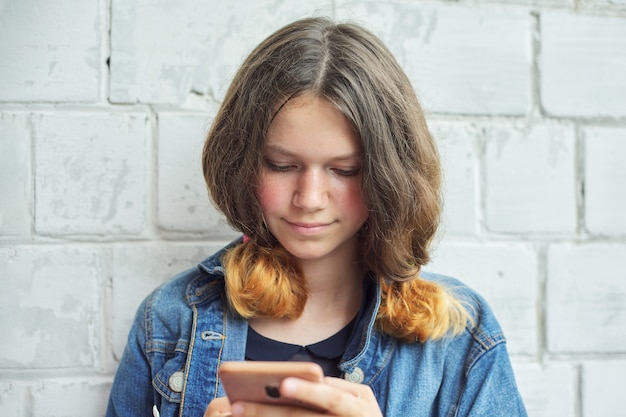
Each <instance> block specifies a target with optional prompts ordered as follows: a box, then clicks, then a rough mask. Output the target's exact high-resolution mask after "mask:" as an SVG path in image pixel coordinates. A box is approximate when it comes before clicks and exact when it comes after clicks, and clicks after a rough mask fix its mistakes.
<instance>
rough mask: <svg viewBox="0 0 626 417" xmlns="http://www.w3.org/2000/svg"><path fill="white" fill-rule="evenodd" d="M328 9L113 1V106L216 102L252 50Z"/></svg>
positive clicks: (314, 4) (319, 5)
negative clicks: (202, 97)
mask: <svg viewBox="0 0 626 417" xmlns="http://www.w3.org/2000/svg"><path fill="white" fill-rule="evenodd" d="M331 5H332V1H330V0H314V1H309V2H288V1H280V2H275V3H274V4H272V5H271V6H269V5H268V4H267V3H265V2H258V1H253V0H246V1H237V2H206V1H197V0H164V1H159V2H154V1H152V0H140V1H137V0H122V1H115V2H113V5H112V33H111V86H110V99H111V101H113V102H119V103H129V102H131V103H132V102H142V103H148V102H150V103H181V102H183V101H185V99H186V97H187V96H188V95H189V94H192V93H193V92H200V93H209V94H211V95H212V96H213V98H215V99H218V100H221V97H222V95H223V94H224V92H225V89H226V87H227V83H228V81H229V80H230V79H231V78H232V76H233V75H234V72H235V71H236V69H237V67H238V66H239V65H240V63H241V62H242V61H243V58H244V56H245V55H246V54H248V53H249V51H250V50H251V49H252V48H253V47H254V46H256V44H258V43H259V42H261V40H263V38H265V37H266V36H267V35H269V34H270V33H271V32H273V31H274V30H276V29H278V28H279V27H281V26H283V25H284V24H286V23H288V22H290V21H292V20H295V19H296V18H299V17H302V16H306V15H311V14H313V13H315V12H316V11H317V12H318V13H319V11H323V10H330V6H331ZM208 17H210V21H211V23H210V24H207V18H208ZM251 22H253V24H250V23H251ZM129 39H130V40H132V41H131V42H129Z"/></svg>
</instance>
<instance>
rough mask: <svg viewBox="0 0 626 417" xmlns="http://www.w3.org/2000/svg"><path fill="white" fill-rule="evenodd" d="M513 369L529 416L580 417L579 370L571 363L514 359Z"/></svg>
mask: <svg viewBox="0 0 626 417" xmlns="http://www.w3.org/2000/svg"><path fill="white" fill-rule="evenodd" d="M513 370H514V372H515V378H516V380H517V385H518V387H519V390H520V394H521V395H522V398H523V400H524V404H525V405H526V411H528V415H529V416H532V417H553V416H559V417H577V414H576V402H577V400H576V397H577V392H576V374H575V372H574V370H573V369H572V365H570V364H568V363H549V364H547V365H545V366H541V365H539V364H532V363H513ZM593 415H595V414H593ZM598 415H604V414H598Z"/></svg>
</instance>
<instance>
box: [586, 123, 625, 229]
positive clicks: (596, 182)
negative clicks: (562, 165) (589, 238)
mask: <svg viewBox="0 0 626 417" xmlns="http://www.w3.org/2000/svg"><path fill="white" fill-rule="evenodd" d="M583 134H584V138H585V139H584V141H585V225H586V227H587V230H588V231H589V233H591V234H594V235H595V234H598V235H605V236H619V235H621V236H625V235H626V216H624V213H626V187H624V178H626V165H624V161H623V159H624V158H623V156H624V155H626V129H624V128H621V129H619V128H605V127H593V128H587V129H584V130H583Z"/></svg>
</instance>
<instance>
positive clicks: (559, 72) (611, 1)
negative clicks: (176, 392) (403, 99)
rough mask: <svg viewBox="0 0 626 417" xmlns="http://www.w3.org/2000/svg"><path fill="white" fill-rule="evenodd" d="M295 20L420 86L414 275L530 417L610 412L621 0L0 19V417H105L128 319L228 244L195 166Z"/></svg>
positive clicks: (370, 4)
mask: <svg viewBox="0 0 626 417" xmlns="http://www.w3.org/2000/svg"><path fill="white" fill-rule="evenodd" d="M310 14H325V15H332V16H337V17H340V18H352V19H354V20H357V21H359V22H362V23H364V24H366V25H368V26H369V27H371V29H372V30H373V31H375V32H376V33H378V34H379V35H380V36H381V37H382V38H383V39H384V40H385V41H386V42H387V43H388V45H389V47H390V48H391V49H392V50H393V51H394V53H395V54H396V55H397V56H398V58H399V60H400V61H401V63H402V65H403V66H404V67H405V68H406V70H407V73H408V74H409V76H410V77H411V79H412V80H413V81H414V83H415V87H416V89H417V91H418V93H419V95H420V97H421V98H422V101H423V104H424V105H425V107H426V112H427V116H428V118H429V120H430V122H431V129H432V131H433V133H434V134H435V136H436V138H437V140H438V142H439V144H440V148H441V155H442V161H443V165H444V168H445V177H444V188H445V194H446V206H445V216H444V219H443V225H442V231H441V234H440V238H439V240H438V241H437V245H436V251H435V252H434V261H433V263H432V264H431V265H429V266H428V269H430V270H435V271H439V272H443V273H448V274H451V275H454V276H457V277H459V278H461V279H462V280H464V281H466V282H467V283H468V284H470V285H472V286H473V287H475V288H476V289H477V290H479V291H480V292H481V293H482V294H483V295H484V296H485V297H486V298H487V299H488V301H489V302H490V304H491V306H492V307H493V309H494V311H495V312H496V314H497V316H498V318H499V320H500V322H501V324H502V326H503V328H504V329H505V331H506V333H507V336H508V340H509V345H508V346H509V351H510V353H511V355H512V359H513V362H514V367H515V372H516V375H517V379H518V382H519V385H520V389H521V391H522V395H523V396H524V398H525V400H526V403H527V407H528V411H529V414H530V415H531V416H533V417H539V416H563V417H613V416H623V415H624V412H623V406H622V397H623V394H624V392H625V391H624V388H623V385H624V384H623V383H622V381H621V380H622V379H623V375H624V373H625V372H626V363H625V362H624V357H625V355H626V273H625V272H624V271H625V270H626V261H625V259H626V216H625V215H624V213H626V185H625V184H624V180H625V179H626V164H624V162H623V160H624V156H625V155H626V76H625V75H624V74H626V43H625V42H624V39H626V1H624V0H459V1H456V2H453V3H452V2H449V1H446V0H432V1H429V2H409V1H397V0H396V1H393V0H379V1H373V0H371V1H369V0H367V1H350V0H316V1H312V2H292V1H287V0H282V1H273V2H270V1H266V0H262V1H257V0H242V1H237V2H228V1H220V2H218V1H204V0H182V1H174V0H165V1H160V2H154V1H149V0H116V1H112V0H85V1H80V2H75V1H69V0H59V1H55V2H50V1H46V0H21V1H4V2H1V3H0V28H1V29H0V282H1V283H2V284H3V287H4V288H3V291H2V292H0V334H1V335H2V342H1V343H0V415H2V416H11V417H13V416H15V417H26V416H32V417H44V416H69V417H73V416H101V415H102V414H103V409H104V407H105V404H106V400H107V395H108V390H109V388H110V383H111V380H112V376H113V373H114V372H115V368H116V365H117V360H118V359H119V355H120V354H121V350H122V349H123V346H124V343H125V339H126V335H127V331H128V326H129V325H130V321H131V320H132V317H133V315H134V313H135V310H136V308H137V306H138V303H139V302H140V301H141V299H142V298H143V297H144V296H145V294H146V293H147V292H148V291H150V290H151V289H152V288H154V287H155V286H156V285H159V284H160V283H161V282H163V281H164V280H166V279H168V278H169V277H171V276H173V275H174V274H176V273H178V272H180V271H182V270H184V269H186V268H188V267H190V266H192V265H193V264H194V263H196V262H197V261H198V260H200V259H202V258H203V257H205V256H206V255H208V254H209V253H211V252H213V251H214V250H215V249H217V248H218V247H220V246H221V245H222V244H224V243H225V242H227V241H228V240H230V239H231V238H232V237H233V236H234V234H233V232H232V231H230V230H229V228H228V226H227V225H226V224H225V223H224V221H223V219H222V218H221V217H220V216H219V215H217V213H216V212H215V210H214V209H213V208H212V207H211V205H210V203H209V200H208V196H207V192H206V189H205V186H204V184H203V181H202V177H201V170H200V165H199V157H200V150H201V146H202V141H203V136H204V134H205V132H206V129H207V127H208V125H209V123H210V119H211V117H212V115H213V114H214V112H215V109H216V106H217V104H218V103H219V101H220V99H221V97H222V95H223V93H224V89H225V87H226V85H227V83H228V81H229V80H230V77H231V76H232V73H233V71H234V70H235V68H236V67H237V65H238V64H239V63H240V62H241V60H242V59H243V57H244V55H245V54H246V53H247V52H248V51H249V50H250V48H252V47H253V46H254V45H255V44H256V43H257V42H258V41H260V40H261V38H262V37H264V36H265V35H267V34H269V33H270V32H271V31H272V30H274V29H276V28H278V27H279V26H281V25H282V24H284V23H287V22H288V21H291V20H293V19H296V18H298V17H302V16H306V15H310ZM67 398H72V399H73V400H72V401H70V402H68V401H67Z"/></svg>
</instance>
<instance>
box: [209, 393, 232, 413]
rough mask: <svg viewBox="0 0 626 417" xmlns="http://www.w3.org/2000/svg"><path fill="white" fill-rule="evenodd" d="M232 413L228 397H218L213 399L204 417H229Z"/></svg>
mask: <svg viewBox="0 0 626 417" xmlns="http://www.w3.org/2000/svg"><path fill="white" fill-rule="evenodd" d="M231 415H232V414H231V412H230V403H229V402H228V398H226V397H222V398H216V399H214V400H213V401H211V402H210V403H209V406H208V407H207V408H206V411H205V412H204V417H227V416H231Z"/></svg>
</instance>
